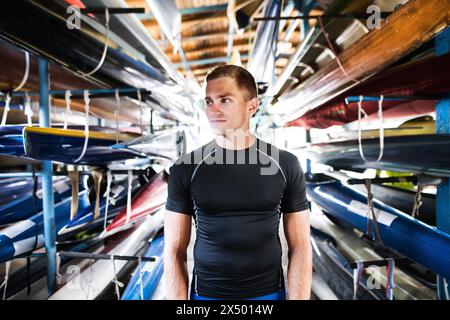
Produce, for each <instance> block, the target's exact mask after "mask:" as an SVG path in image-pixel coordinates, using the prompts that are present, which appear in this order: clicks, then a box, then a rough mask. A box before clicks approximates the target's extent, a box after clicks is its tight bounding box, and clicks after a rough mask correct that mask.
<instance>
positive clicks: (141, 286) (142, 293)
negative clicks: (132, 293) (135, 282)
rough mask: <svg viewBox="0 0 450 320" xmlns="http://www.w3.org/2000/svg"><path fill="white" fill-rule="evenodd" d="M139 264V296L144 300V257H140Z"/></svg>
mask: <svg viewBox="0 0 450 320" xmlns="http://www.w3.org/2000/svg"><path fill="white" fill-rule="evenodd" d="M138 264H139V294H140V296H141V300H144V288H143V283H142V274H143V273H144V272H143V270H142V257H141V256H139V257H138Z"/></svg>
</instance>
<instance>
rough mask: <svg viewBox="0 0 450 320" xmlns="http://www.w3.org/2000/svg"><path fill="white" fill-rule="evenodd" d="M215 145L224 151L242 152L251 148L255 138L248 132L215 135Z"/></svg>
mask: <svg viewBox="0 0 450 320" xmlns="http://www.w3.org/2000/svg"><path fill="white" fill-rule="evenodd" d="M215 140H216V143H217V144H218V145H219V146H220V147H221V148H224V149H233V150H243V149H247V148H249V147H250V146H252V145H253V144H254V143H255V141H256V137H255V136H254V135H253V134H252V133H251V132H250V131H246V132H245V133H242V132H241V133H240V134H227V135H217V136H216V138H215Z"/></svg>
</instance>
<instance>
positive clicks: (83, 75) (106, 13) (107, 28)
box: [80, 8, 109, 78]
mask: <svg viewBox="0 0 450 320" xmlns="http://www.w3.org/2000/svg"><path fill="white" fill-rule="evenodd" d="M105 28H106V34H105V46H104V47H103V53H102V57H101V59H100V61H99V62H98V64H97V66H96V67H95V68H94V69H93V70H92V71H90V72H88V73H84V72H80V73H81V76H82V77H83V78H86V77H89V76H91V75H93V74H94V73H96V72H97V71H98V70H99V69H100V68H101V67H102V65H103V62H105V58H106V53H107V52H108V41H109V10H108V8H105Z"/></svg>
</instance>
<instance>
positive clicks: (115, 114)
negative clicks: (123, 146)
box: [114, 89, 120, 144]
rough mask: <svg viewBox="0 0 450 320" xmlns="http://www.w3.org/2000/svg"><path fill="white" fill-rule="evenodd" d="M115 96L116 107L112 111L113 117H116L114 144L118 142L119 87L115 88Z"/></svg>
mask: <svg viewBox="0 0 450 320" xmlns="http://www.w3.org/2000/svg"><path fill="white" fill-rule="evenodd" d="M115 97H116V104H117V108H116V111H115V112H114V117H115V118H116V130H117V132H116V144H117V143H119V114H120V96H119V89H116V90H115Z"/></svg>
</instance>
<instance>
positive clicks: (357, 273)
mask: <svg viewBox="0 0 450 320" xmlns="http://www.w3.org/2000/svg"><path fill="white" fill-rule="evenodd" d="M363 270H364V264H363V263H362V262H356V268H355V269H353V300H357V297H358V296H357V293H358V286H359V282H360V281H361V276H362V273H363Z"/></svg>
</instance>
